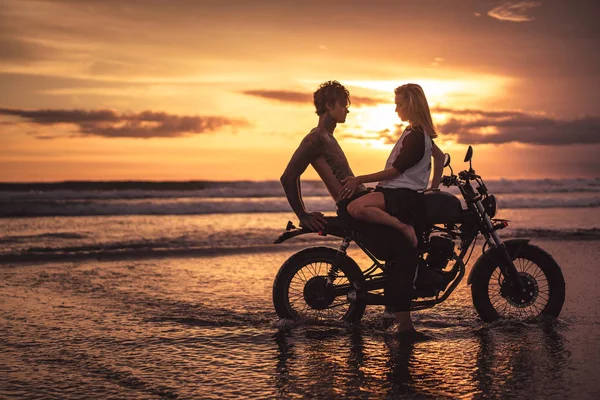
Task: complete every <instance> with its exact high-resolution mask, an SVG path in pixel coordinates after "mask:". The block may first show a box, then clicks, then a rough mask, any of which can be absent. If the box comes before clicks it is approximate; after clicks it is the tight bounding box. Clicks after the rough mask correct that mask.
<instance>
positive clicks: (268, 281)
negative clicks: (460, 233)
mask: <svg viewBox="0 0 600 400" xmlns="http://www.w3.org/2000/svg"><path fill="white" fill-rule="evenodd" d="M533 243H534V244H536V245H539V246H540V247H542V248H544V249H545V250H547V251H548V252H549V253H550V254H552V255H553V256H554V258H555V259H556V260H557V261H558V262H559V264H560V265H561V266H562V268H563V274H564V276H565V280H566V284H567V291H566V301H565V305H564V307H563V310H562V314H561V316H560V318H559V319H558V320H557V321H556V322H554V323H529V324H525V323H517V322H510V321H502V322H497V323H493V324H483V323H482V322H481V321H480V320H479V319H478V318H477V315H476V313H475V310H474V308H473V306H472V302H471V296H470V289H469V287H468V286H467V285H466V278H465V280H464V281H463V282H461V284H460V285H459V287H458V289H457V290H456V292H455V293H453V294H452V296H451V297H450V299H449V300H448V301H447V302H445V303H443V304H442V305H440V306H437V307H435V308H432V309H429V310H424V311H419V312H416V313H415V325H416V327H417V329H420V330H421V331H423V332H425V333H427V334H428V335H430V336H431V337H432V339H431V340H429V341H426V342H421V343H415V344H409V343H403V342H402V341H399V340H397V339H395V338H394V337H392V336H390V335H388V334H387V333H386V332H385V331H386V328H387V327H388V326H389V324H390V321H389V320H386V319H384V318H383V317H382V308H381V307H370V308H368V309H367V314H366V315H365V317H364V318H363V321H362V323H361V324H359V325H357V326H348V325H345V324H342V323H333V324H324V325H299V326H295V327H292V328H290V329H284V330H280V329H279V327H280V326H281V325H280V324H278V320H277V317H276V316H275V313H274V311H273V306H272V303H271V290H272V283H273V279H274V277H275V275H276V273H277V270H278V269H279V266H280V265H281V264H282V263H283V262H284V261H285V259H286V258H287V257H288V256H289V255H291V253H292V251H293V250H292V248H290V251H289V252H281V251H279V252H272V253H271V252H258V253H251V254H229V255H214V256H206V257H196V258H189V257H188V258H172V259H169V258H157V259H139V260H136V259H128V260H117V261H115V260H112V261H94V260H77V261H69V262H55V263H36V264H33V263H31V264H12V265H11V264H2V265H0V398H102V399H106V398H128V399H145V398H154V399H156V398H208V399H212V398H215V399H217V398H219V399H221V398H274V397H279V398H336V397H337V398H345V397H351V398H445V397H447V398H451V397H452V398H455V397H462V398H482V397H485V398H517V397H518V398H522V397H526V398H539V399H546V398H561V399H562V398H577V399H586V398H589V399H592V398H599V397H600V381H599V380H598V379H597V375H598V370H599V369H600V346H599V345H598V343H600V276H599V273H600V270H599V269H598V268H599V267H600V264H599V262H598V261H597V260H598V259H600V246H599V244H600V242H598V241H552V240H544V241H541V240H534V241H533ZM478 250H479V249H476V250H475V252H474V254H473V257H472V259H471V262H470V263H469V266H470V265H472V264H473V261H474V260H475V259H476V257H477V256H478V255H479V254H478ZM351 255H352V256H354V257H355V259H356V260H357V261H358V262H359V265H361V267H363V269H364V268H366V267H367V266H368V265H367V264H366V263H365V260H366V259H365V258H364V257H363V256H362V255H361V254H360V253H357V252H356V250H352V251H351Z"/></svg>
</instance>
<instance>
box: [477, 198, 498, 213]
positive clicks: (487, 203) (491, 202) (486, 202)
mask: <svg viewBox="0 0 600 400" xmlns="http://www.w3.org/2000/svg"><path fill="white" fill-rule="evenodd" d="M481 204H483V207H484V208H485V211H486V212H487V214H488V215H489V217H490V218H494V216H495V215H496V212H498V202H497V201H496V196H494V195H493V194H492V195H490V196H488V197H486V198H485V199H483V200H482V201H481Z"/></svg>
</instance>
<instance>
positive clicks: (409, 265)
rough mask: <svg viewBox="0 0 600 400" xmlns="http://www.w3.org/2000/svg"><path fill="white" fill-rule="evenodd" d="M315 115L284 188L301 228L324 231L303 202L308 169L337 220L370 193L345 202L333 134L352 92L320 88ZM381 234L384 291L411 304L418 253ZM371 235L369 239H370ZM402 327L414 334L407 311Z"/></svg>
mask: <svg viewBox="0 0 600 400" xmlns="http://www.w3.org/2000/svg"><path fill="white" fill-rule="evenodd" d="M314 103H315V108H316V113H317V115H318V116H319V123H318V125H317V127H316V128H314V129H313V130H311V131H310V133H309V134H308V135H306V137H305V138H304V139H303V140H302V142H301V143H300V146H299V147H298V149H297V150H296V151H295V152H294V154H293V156H292V158H291V160H290V161H289V163H288V165H287V167H286V169H285V171H284V172H283V175H282V176H281V184H282V186H283V190H284V191H285V195H286V197H287V199H288V202H289V203H290V206H291V207H292V210H293V211H294V212H295V213H296V215H297V216H298V219H299V220H300V226H302V227H304V228H308V229H311V230H313V231H321V230H324V229H325V224H326V221H325V218H324V216H323V214H322V213H320V212H308V211H307V210H306V208H305V207H304V203H303V201H302V194H301V191H300V176H301V175H302V173H304V171H305V170H306V168H307V167H308V165H309V164H311V165H312V166H313V168H314V169H315V170H316V171H317V173H318V174H319V176H320V177H321V179H322V180H323V182H324V183H325V186H326V187H327V190H328V191H329V194H330V195H331V197H332V198H333V200H334V201H335V202H336V205H337V206H338V214H340V216H341V215H342V214H345V215H348V213H347V210H346V207H347V205H348V203H349V201H350V200H353V199H355V198H357V197H360V196H361V195H363V194H366V193H369V191H368V190H367V188H366V187H365V186H364V185H362V184H360V185H358V186H357V188H356V190H355V191H354V195H353V196H352V198H351V199H345V200H344V199H341V198H340V197H341V196H340V191H341V189H342V188H343V186H344V185H343V184H342V181H343V180H344V179H345V178H348V177H353V176H354V174H353V173H352V170H351V169H350V165H349V164H348V160H347V159H346V155H345V154H344V152H343V151H342V148H341V147H340V145H339V144H338V142H337V140H336V139H335V138H334V137H333V131H334V130H335V128H336V126H337V124H338V123H344V122H345V121H346V115H347V114H348V112H349V111H348V106H349V105H350V94H349V93H348V90H347V89H346V88H345V87H344V86H342V85H341V84H340V83H339V82H337V81H328V82H325V83H323V84H321V86H320V87H319V89H318V90H317V91H316V92H315V93H314ZM386 228H387V227H385V226H381V229H383V231H382V232H383V236H384V237H382V238H374V237H373V239H374V241H377V242H380V243H382V242H387V243H389V244H386V245H385V246H386V248H389V254H390V258H391V259H392V260H393V262H394V264H395V265H394V266H393V267H392V268H390V278H389V280H388V282H389V286H388V287H386V289H385V295H386V297H388V296H389V297H388V298H389V302H390V304H409V303H410V300H411V298H412V291H413V282H412V281H413V278H414V275H415V269H416V264H417V255H416V251H415V249H414V248H413V247H412V246H411V245H410V244H409V242H408V240H407V239H406V238H405V237H404V236H403V235H402V234H401V233H400V232H399V231H398V230H394V229H391V230H386ZM369 235H371V233H369ZM395 317H396V321H397V323H398V325H397V326H396V327H395V331H396V333H413V332H415V331H414V327H413V325H412V320H411V317H410V312H409V311H405V310H403V311H401V312H395Z"/></svg>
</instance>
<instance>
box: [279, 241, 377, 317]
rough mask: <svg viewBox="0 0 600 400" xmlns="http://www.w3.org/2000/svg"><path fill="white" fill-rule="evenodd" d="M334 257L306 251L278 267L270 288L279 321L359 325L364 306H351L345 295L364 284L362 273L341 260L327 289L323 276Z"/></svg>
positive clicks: (326, 250)
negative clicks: (333, 322)
mask: <svg viewBox="0 0 600 400" xmlns="http://www.w3.org/2000/svg"><path fill="white" fill-rule="evenodd" d="M336 254H337V250H335V249H332V248H329V247H313V248H308V249H304V250H301V251H299V252H298V253H296V254H294V255H292V256H291V257H290V258H289V259H288V260H287V261H286V262H285V263H284V264H283V265H282V266H281V268H280V269H279V273H278V274H277V277H276V278H275V282H274V284H273V304H274V306H275V311H276V312H277V315H278V316H279V317H280V318H288V319H318V320H343V321H347V322H358V321H360V319H361V318H362V316H363V314H364V312H365V307H366V304H365V303H364V301H360V300H357V301H355V302H352V303H351V302H349V301H348V299H347V296H346V295H347V293H348V292H350V291H352V290H354V284H355V283H358V282H362V281H363V280H364V278H363V273H362V271H361V269H360V268H359V267H358V265H356V263H355V262H354V261H353V260H352V259H351V258H350V257H348V256H343V257H342V259H341V262H340V268H339V270H338V273H337V277H336V279H335V280H334V282H333V285H328V284H327V274H328V272H329V271H330V269H331V266H332V265H333V263H334V262H335V257H336Z"/></svg>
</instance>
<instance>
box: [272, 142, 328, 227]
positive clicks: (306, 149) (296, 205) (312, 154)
mask: <svg viewBox="0 0 600 400" xmlns="http://www.w3.org/2000/svg"><path fill="white" fill-rule="evenodd" d="M320 148H321V143H320V140H319V137H318V134H317V133H314V132H311V133H309V134H308V135H306V137H305V138H304V139H303V140H302V142H301V143H300V146H298V148H297V149H296V151H295V152H294V154H293V155H292V158H291V159H290V161H289V162H288V165H287V167H286V168H285V171H283V175H281V178H280V182H281V185H282V186H283V191H284V192H285V196H286V197H287V200H288V202H289V203H290V206H291V207H292V210H293V211H294V213H296V215H297V216H298V219H299V220H300V225H301V226H303V227H306V228H309V229H312V230H314V231H320V230H323V229H324V228H325V218H324V217H323V214H321V213H309V212H308V211H306V208H305V207H304V202H303V201H302V193H301V191H300V176H301V175H302V174H303V173H304V171H306V168H307V167H308V164H310V163H311V161H312V160H314V159H315V158H317V157H318V156H319V151H320Z"/></svg>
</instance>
